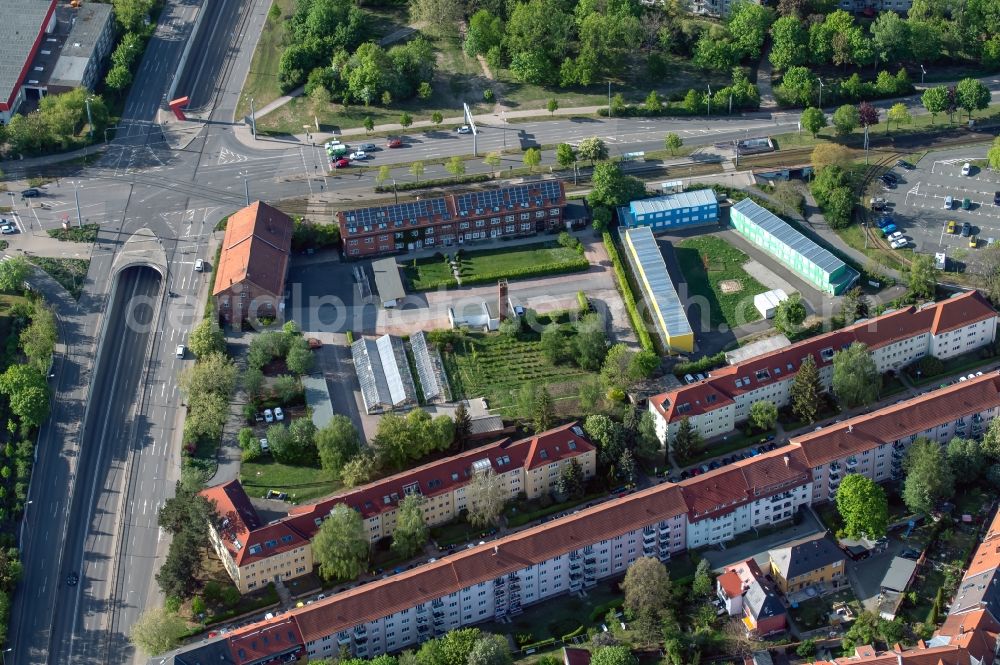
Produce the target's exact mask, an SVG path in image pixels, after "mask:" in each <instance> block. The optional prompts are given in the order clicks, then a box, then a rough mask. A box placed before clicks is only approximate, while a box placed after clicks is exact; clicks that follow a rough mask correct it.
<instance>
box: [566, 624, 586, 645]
mask: <svg viewBox="0 0 1000 665" xmlns="http://www.w3.org/2000/svg"><path fill="white" fill-rule="evenodd" d="M585 630H586V628H584V627H583V626H580V627H579V628H577V629H576V630H574V631H573V632H572V633H566V634H565V635H563V636H562V641H563V642H569V641H570V640H571V639H573V638H574V637H576V636H577V635H582V634H583V632H584V631H585Z"/></svg>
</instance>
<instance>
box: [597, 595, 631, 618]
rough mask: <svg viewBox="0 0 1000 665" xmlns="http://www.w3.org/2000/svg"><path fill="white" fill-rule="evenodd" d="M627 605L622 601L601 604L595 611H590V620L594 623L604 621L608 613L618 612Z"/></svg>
mask: <svg viewBox="0 0 1000 665" xmlns="http://www.w3.org/2000/svg"><path fill="white" fill-rule="evenodd" d="M624 604H625V601H624V600H622V599H618V600H609V601H608V602H606V603H601V604H600V605H596V606H594V609H592V610H590V620H591V621H592V622H597V621H603V620H604V617H605V616H607V614H608V612H610V611H611V610H618V609H620V608H621V607H622V605H624Z"/></svg>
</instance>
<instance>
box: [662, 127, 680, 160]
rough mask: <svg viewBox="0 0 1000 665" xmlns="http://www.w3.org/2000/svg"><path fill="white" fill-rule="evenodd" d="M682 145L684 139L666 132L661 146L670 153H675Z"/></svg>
mask: <svg viewBox="0 0 1000 665" xmlns="http://www.w3.org/2000/svg"><path fill="white" fill-rule="evenodd" d="M682 145H684V141H683V140H681V137H679V136H677V134H674V133H673V132H670V133H669V134H667V136H666V138H664V139H663V147H664V148H666V149H667V150H669V151H670V154H671V155H676V154H677V151H678V150H680V148H681V146H682Z"/></svg>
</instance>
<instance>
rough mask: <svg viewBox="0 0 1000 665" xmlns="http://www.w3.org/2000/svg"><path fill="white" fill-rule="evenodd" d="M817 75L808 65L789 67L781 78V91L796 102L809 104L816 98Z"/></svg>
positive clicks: (791, 100)
mask: <svg viewBox="0 0 1000 665" xmlns="http://www.w3.org/2000/svg"><path fill="white" fill-rule="evenodd" d="M816 85H817V83H816V76H815V75H814V74H813V73H812V71H810V70H809V68H808V67H789V68H788V70H787V71H786V72H785V75H784V76H783V77H782V78H781V86H780V90H781V93H782V94H783V95H784V96H785V97H787V98H788V101H790V102H792V103H794V104H801V105H802V106H807V105H808V104H810V103H812V101H813V100H814V99H815V98H816Z"/></svg>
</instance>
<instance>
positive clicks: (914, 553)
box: [899, 547, 920, 561]
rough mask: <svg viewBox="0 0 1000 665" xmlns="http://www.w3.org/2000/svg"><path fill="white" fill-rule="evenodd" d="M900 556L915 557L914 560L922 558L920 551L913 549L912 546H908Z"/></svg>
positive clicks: (905, 557)
mask: <svg viewBox="0 0 1000 665" xmlns="http://www.w3.org/2000/svg"><path fill="white" fill-rule="evenodd" d="M899 556H901V557H903V558H904V559H913V560H914V561H916V560H917V559H919V558H920V552H918V551H917V550H915V549H913V548H912V547H907V548H906V549H905V550H903V551H902V552H900V553H899Z"/></svg>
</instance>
